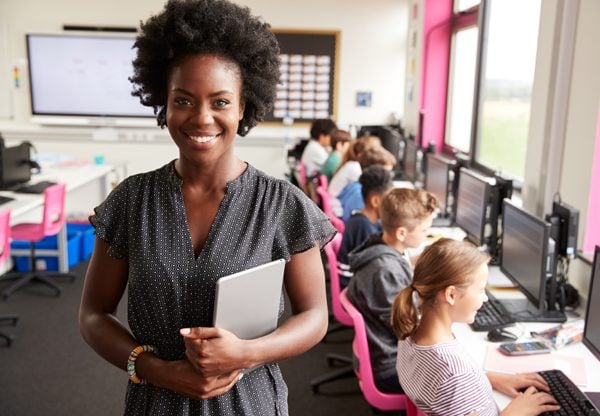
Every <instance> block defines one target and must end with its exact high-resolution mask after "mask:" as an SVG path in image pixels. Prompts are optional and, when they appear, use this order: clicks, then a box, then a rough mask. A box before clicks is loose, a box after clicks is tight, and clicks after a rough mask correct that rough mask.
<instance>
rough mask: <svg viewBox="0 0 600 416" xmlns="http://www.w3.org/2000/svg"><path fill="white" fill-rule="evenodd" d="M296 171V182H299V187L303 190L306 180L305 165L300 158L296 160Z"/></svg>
mask: <svg viewBox="0 0 600 416" xmlns="http://www.w3.org/2000/svg"><path fill="white" fill-rule="evenodd" d="M296 172H297V175H298V182H299V183H300V188H301V189H302V190H305V189H306V180H307V175H306V165H305V164H304V163H302V162H301V161H300V160H298V161H297V162H296Z"/></svg>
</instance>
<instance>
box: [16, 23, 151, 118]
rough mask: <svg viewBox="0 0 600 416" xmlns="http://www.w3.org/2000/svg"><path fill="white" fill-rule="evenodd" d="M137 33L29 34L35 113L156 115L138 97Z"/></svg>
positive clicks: (32, 105) (30, 76)
mask: <svg viewBox="0 0 600 416" xmlns="http://www.w3.org/2000/svg"><path fill="white" fill-rule="evenodd" d="M134 39H135V37H134V35H128V34H119V35H110V34H87V33H86V34H28V35H27V54H28V59H29V81H30V93H31V113H32V114H33V115H55V116H59V115H60V116H88V117H89V116H99V117H105V116H109V117H154V112H153V109H152V108H151V107H146V106H143V105H142V104H141V103H140V101H139V98H138V97H133V96H132V95H131V91H132V90H133V86H132V84H131V82H130V81H129V79H128V78H129V77H130V76H131V75H132V74H133V67H132V61H133V59H134V57H135V51H134V50H133V49H132V47H133V43H134Z"/></svg>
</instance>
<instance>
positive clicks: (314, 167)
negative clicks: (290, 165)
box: [300, 118, 337, 176]
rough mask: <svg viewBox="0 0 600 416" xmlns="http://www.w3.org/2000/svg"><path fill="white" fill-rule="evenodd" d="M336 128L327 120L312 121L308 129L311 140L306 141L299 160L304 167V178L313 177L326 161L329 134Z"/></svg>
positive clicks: (329, 139)
mask: <svg viewBox="0 0 600 416" xmlns="http://www.w3.org/2000/svg"><path fill="white" fill-rule="evenodd" d="M336 128H337V126H336V124H335V123H334V122H333V121H332V120H330V119H328V118H323V119H317V120H315V121H313V123H312V125H311V127H310V138H311V140H309V141H308V143H307V145H306V147H305V148H304V151H303V152H302V157H301V158H300V160H301V161H302V163H304V166H306V176H315V174H316V173H317V172H318V171H319V169H321V166H323V163H325V161H326V160H327V157H328V156H329V150H328V149H327V148H328V147H329V145H330V141H331V132H333V130H335V129H336Z"/></svg>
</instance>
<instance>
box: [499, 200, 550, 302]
mask: <svg viewBox="0 0 600 416" xmlns="http://www.w3.org/2000/svg"><path fill="white" fill-rule="evenodd" d="M502 228H503V234H502V257H501V259H500V269H501V270H502V272H503V273H504V274H505V275H506V276H507V277H508V278H509V279H510V280H511V281H512V282H513V283H514V284H515V285H517V287H518V288H519V289H520V290H521V292H522V293H523V294H524V295H525V297H526V298H527V299H528V300H529V302H531V303H532V304H533V305H534V306H535V307H536V308H537V309H539V310H540V311H543V310H545V309H546V280H547V279H549V278H553V277H554V276H553V270H554V264H553V256H552V254H553V252H552V251H553V250H554V247H550V243H549V241H553V240H550V224H549V223H547V222H546V221H544V220H543V219H541V218H538V217H536V216H535V215H533V214H530V213H529V212H527V211H525V210H524V209H522V208H519V207H517V206H516V205H515V204H514V203H512V202H511V201H510V200H509V199H505V200H504V204H503V208H502Z"/></svg>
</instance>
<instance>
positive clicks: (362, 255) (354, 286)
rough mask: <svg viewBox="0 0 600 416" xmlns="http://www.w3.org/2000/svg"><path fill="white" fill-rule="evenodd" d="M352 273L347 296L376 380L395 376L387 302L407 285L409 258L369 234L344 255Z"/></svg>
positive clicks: (393, 344)
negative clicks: (360, 317) (362, 331)
mask: <svg viewBox="0 0 600 416" xmlns="http://www.w3.org/2000/svg"><path fill="white" fill-rule="evenodd" d="M348 258H349V263H350V269H351V271H352V272H353V273H354V276H353V277H352V279H351V280H350V283H349V284H348V292H347V293H348V298H349V299H350V301H351V302H352V304H354V306H356V308H357V309H358V310H359V311H360V313H361V314H362V315H363V317H364V319H365V326H366V329H367V336H368V339H369V351H370V353H371V365H372V367H373V374H374V375H375V379H376V383H377V381H378V380H379V379H387V378H394V377H395V375H396V337H395V336H394V333H393V331H392V328H391V326H390V305H392V303H393V301H394V298H395V296H396V294H397V293H398V292H399V291H400V290H402V289H404V288H405V287H406V286H408V285H410V281H411V276H412V271H411V266H410V263H409V260H408V259H407V258H405V257H404V256H403V255H402V254H400V253H399V252H398V251H397V250H395V249H393V248H391V247H390V246H388V245H387V244H385V243H384V242H383V240H382V237H381V235H380V234H374V235H372V236H371V237H369V238H368V239H367V240H366V241H365V242H364V243H363V244H362V245H361V246H359V247H357V248H356V250H354V251H353V252H351V253H350V254H349V256H348Z"/></svg>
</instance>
